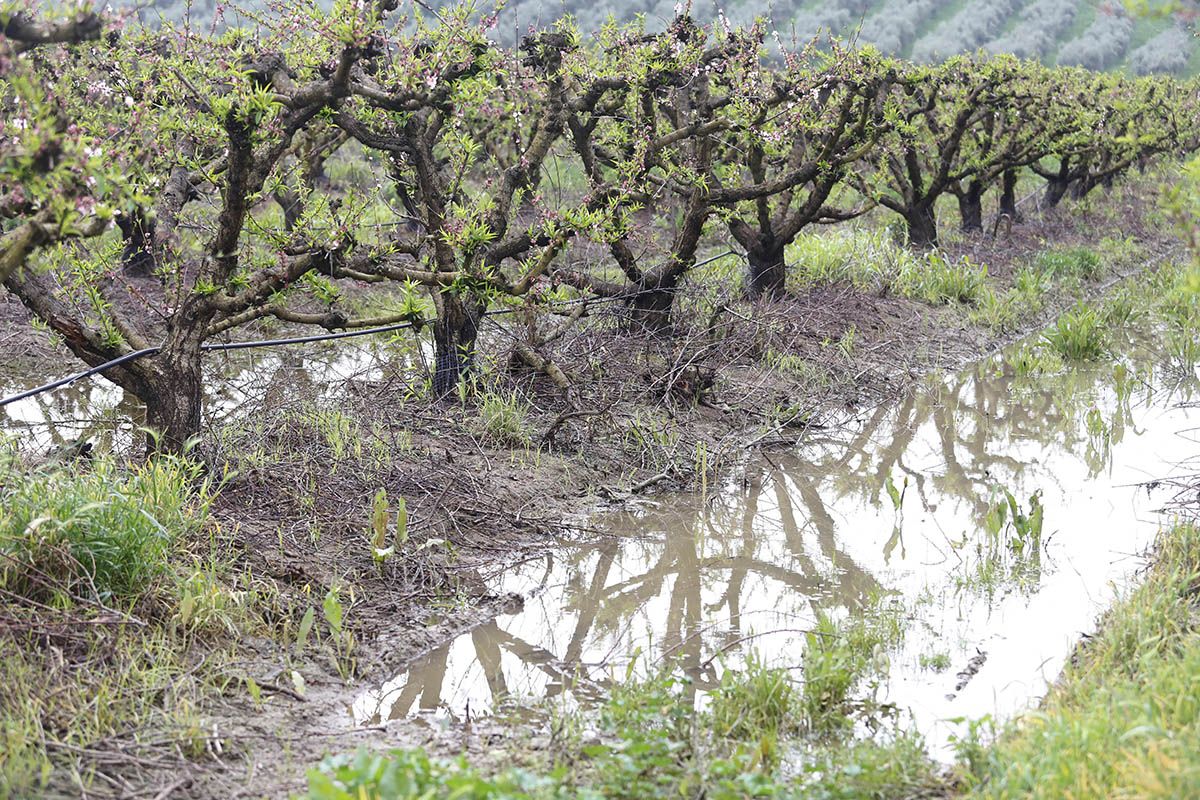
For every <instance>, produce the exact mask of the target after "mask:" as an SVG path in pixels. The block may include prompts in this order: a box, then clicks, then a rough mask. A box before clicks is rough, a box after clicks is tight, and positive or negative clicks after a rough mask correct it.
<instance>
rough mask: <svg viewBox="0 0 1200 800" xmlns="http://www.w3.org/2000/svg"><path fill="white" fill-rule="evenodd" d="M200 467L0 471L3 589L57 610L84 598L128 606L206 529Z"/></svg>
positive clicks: (171, 462)
mask: <svg viewBox="0 0 1200 800" xmlns="http://www.w3.org/2000/svg"><path fill="white" fill-rule="evenodd" d="M199 478H200V473H199V469H198V467H197V466H196V465H195V464H193V463H190V462H187V461H184V460H182V459H178V458H161V459H155V460H153V461H150V462H148V463H146V464H144V465H141V466H137V467H133V468H131V469H129V470H121V469H119V468H118V467H117V466H116V465H115V464H114V463H112V462H111V461H106V460H101V461H98V462H96V463H95V464H94V465H93V466H92V468H91V469H89V470H87V471H81V472H80V471H74V470H72V471H66V470H64V469H62V468H57V469H56V468H53V467H51V468H49V469H43V470H35V471H30V472H26V471H22V470H20V469H18V467H17V466H16V465H15V463H13V462H8V463H0V557H2V558H0V588H2V589H5V590H6V591H9V592H14V593H16V594H19V595H21V596H23V597H28V598H30V599H34V600H40V601H43V602H51V603H55V604H63V603H69V602H70V598H72V597H78V596H86V597H90V598H92V599H95V600H100V601H104V602H110V601H111V602H115V603H119V604H122V605H126V604H129V603H131V602H133V601H135V600H137V598H138V597H139V596H141V595H142V594H143V593H145V592H146V591H148V590H149V589H150V587H151V585H152V584H153V582H154V580H155V579H156V578H159V577H161V576H162V575H164V574H165V573H166V572H167V569H168V567H167V557H168V556H169V555H170V553H171V552H172V550H173V548H174V546H175V544H176V542H177V541H179V540H180V539H181V538H183V537H186V536H187V535H189V534H190V533H192V532H194V531H195V530H197V529H198V527H199V526H200V525H202V524H203V521H204V516H203V515H204V510H205V508H206V504H207V501H208V497H209V495H208V484H207V482H205V481H201V480H199Z"/></svg>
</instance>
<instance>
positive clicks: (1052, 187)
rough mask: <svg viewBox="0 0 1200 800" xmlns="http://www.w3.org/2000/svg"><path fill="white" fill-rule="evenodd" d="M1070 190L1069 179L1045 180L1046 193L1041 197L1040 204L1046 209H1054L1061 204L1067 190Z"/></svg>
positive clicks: (1055, 178)
mask: <svg viewBox="0 0 1200 800" xmlns="http://www.w3.org/2000/svg"><path fill="white" fill-rule="evenodd" d="M1070 188H1071V181H1070V179H1069V178H1059V177H1054V178H1047V179H1046V193H1045V194H1044V195H1042V204H1043V205H1045V206H1046V207H1047V208H1054V207H1055V206H1057V205H1058V204H1059V203H1060V202H1062V199H1063V198H1064V197H1066V195H1067V190H1068V189H1070Z"/></svg>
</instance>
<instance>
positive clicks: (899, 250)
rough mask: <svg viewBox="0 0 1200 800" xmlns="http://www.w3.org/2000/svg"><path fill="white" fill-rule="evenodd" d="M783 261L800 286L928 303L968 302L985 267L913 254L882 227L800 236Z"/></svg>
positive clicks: (980, 283) (975, 294)
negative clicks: (846, 286) (842, 286)
mask: <svg viewBox="0 0 1200 800" xmlns="http://www.w3.org/2000/svg"><path fill="white" fill-rule="evenodd" d="M788 262H789V264H790V265H791V274H792V277H793V279H794V280H796V281H798V282H799V283H800V284H801V285H802V286H815V285H823V284H831V283H841V282H845V283H850V284H852V285H853V286H854V287H855V288H857V289H860V290H862V291H866V292H875V293H878V294H883V293H886V292H894V293H895V294H898V295H901V296H903V297H909V298H913V299H915V300H921V301H923V302H926V303H929V304H931V305H940V304H947V303H974V302H975V301H976V300H978V299H979V297H980V295H981V293H982V292H983V289H984V287H985V285H986V282H987V267H985V266H981V265H977V264H974V263H972V262H971V261H970V260H968V259H966V258H962V259H959V260H956V261H950V260H947V259H946V258H945V257H944V256H943V255H942V254H941V253H939V252H937V251H931V252H929V253H914V252H913V251H912V250H910V249H909V248H907V247H904V246H903V245H901V244H899V243H898V242H897V241H896V240H895V237H894V236H892V235H891V234H890V233H889V232H888V231H887V230H884V229H880V230H868V229H864V228H860V229H856V230H850V231H843V232H836V233H829V234H813V235H809V236H801V237H799V238H797V239H796V241H795V242H794V243H793V244H792V246H791V247H790V248H789V249H788Z"/></svg>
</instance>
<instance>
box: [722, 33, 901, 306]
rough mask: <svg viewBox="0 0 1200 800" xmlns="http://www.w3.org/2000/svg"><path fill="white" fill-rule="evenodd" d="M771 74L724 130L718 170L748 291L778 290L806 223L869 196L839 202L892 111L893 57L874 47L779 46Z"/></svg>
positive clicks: (860, 207)
mask: <svg viewBox="0 0 1200 800" xmlns="http://www.w3.org/2000/svg"><path fill="white" fill-rule="evenodd" d="M785 59H786V63H785V67H784V68H783V69H781V70H779V71H777V72H767V73H766V75H765V77H764V78H763V80H764V82H766V83H767V85H768V87H769V88H768V89H767V91H766V95H765V97H764V98H763V99H762V101H760V102H750V103H746V102H744V101H743V104H744V105H745V108H744V110H743V116H744V119H745V122H744V124H743V125H741V126H739V127H738V128H737V129H735V130H733V131H730V132H729V133H728V134H727V135H726V138H725V142H724V146H723V147H722V149H721V154H722V156H721V163H720V164H719V166H718V168H717V169H716V170H715V171H714V172H715V176H714V177H715V179H716V181H715V189H716V195H717V198H716V199H717V200H718V201H719V202H720V203H721V205H722V206H724V208H723V209H722V211H721V212H720V213H721V217H722V218H723V220H724V222H725V224H726V225H727V226H728V228H729V233H730V235H731V236H732V237H733V239H734V240H735V241H737V243H738V244H740V245H741V246H742V248H744V250H745V252H746V258H747V260H748V262H749V275H748V281H747V290H748V294H749V295H750V297H752V298H755V297H775V296H778V295H780V294H782V293H783V290H784V283H785V278H786V268H785V264H784V254H785V251H786V248H787V246H788V245H790V244H791V243H792V242H793V241H795V239H796V237H797V236H798V235H799V234H800V233H801V232H802V231H803V230H804V229H805V228H806V227H808V226H809V225H812V224H814V223H829V222H838V221H843V220H847V219H851V218H853V217H855V216H857V215H859V214H861V213H862V212H863V211H865V210H866V209H867V208H869V207H870V206H869V204H866V203H862V202H853V203H850V204H847V203H842V204H835V203H834V202H832V201H831V198H833V197H834V194H835V190H838V189H841V188H844V187H845V186H846V181H845V177H846V173H847V171H848V169H849V168H850V167H852V166H853V165H855V164H856V163H857V162H859V161H861V160H862V159H863V158H865V157H866V156H867V155H868V154H869V153H870V152H871V150H872V149H873V148H874V147H875V145H876V142H877V141H878V139H879V137H880V136H881V135H882V134H883V132H884V130H885V129H886V127H887V124H888V122H887V120H888V117H889V115H890V114H892V113H894V109H892V108H891V107H890V105H891V104H892V103H893V101H894V95H893V93H892V83H893V81H895V80H896V77H897V74H898V70H897V67H896V65H895V64H894V63H893V62H891V61H890V60H888V59H884V58H882V57H880V56H879V54H878V53H877V52H876V51H874V50H844V49H842V48H841V47H840V46H838V45H837V44H836V43H832V44H831V47H830V48H829V49H828V50H825V51H818V50H817V49H816V47H815V43H814V46H810V47H809V48H807V49H805V50H803V51H801V52H799V53H787V54H785Z"/></svg>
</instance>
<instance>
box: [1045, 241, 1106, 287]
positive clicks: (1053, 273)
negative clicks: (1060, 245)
mask: <svg viewBox="0 0 1200 800" xmlns="http://www.w3.org/2000/svg"><path fill="white" fill-rule="evenodd" d="M1033 266H1034V268H1035V269H1037V270H1038V271H1039V272H1041V273H1042V274H1043V275H1046V276H1047V277H1049V278H1052V279H1056V280H1061V279H1063V278H1079V279H1081V280H1093V279H1095V278H1097V277H1099V275H1100V273H1101V260H1100V255H1099V254H1098V253H1096V252H1095V251H1094V250H1091V249H1090V248H1087V247H1072V248H1068V249H1065V250H1046V251H1044V252H1042V253H1039V254H1038V256H1037V258H1035V259H1034V262H1033Z"/></svg>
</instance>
